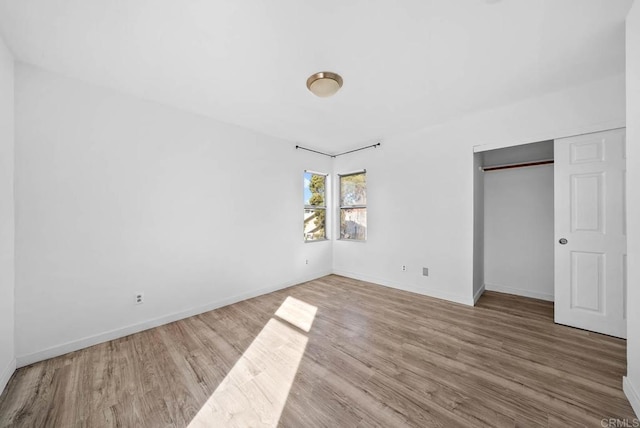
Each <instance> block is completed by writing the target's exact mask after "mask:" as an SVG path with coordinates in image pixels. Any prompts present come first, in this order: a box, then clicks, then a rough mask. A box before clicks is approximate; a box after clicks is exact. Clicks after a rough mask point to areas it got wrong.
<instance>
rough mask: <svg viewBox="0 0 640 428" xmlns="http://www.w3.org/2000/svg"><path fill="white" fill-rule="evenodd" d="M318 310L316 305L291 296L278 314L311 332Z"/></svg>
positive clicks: (279, 309) (281, 306)
mask: <svg viewBox="0 0 640 428" xmlns="http://www.w3.org/2000/svg"><path fill="white" fill-rule="evenodd" d="M317 311H318V308H316V307H315V306H313V305H310V304H308V303H305V302H303V301H302V300H298V299H296V298H295V297H291V296H289V297H287V298H286V299H285V301H284V302H283V303H282V305H280V308H278V310H277V311H276V316H277V317H280V318H282V319H283V320H285V321H287V322H289V323H291V324H293V325H295V326H296V327H298V328H299V329H301V330H304V331H306V332H307V333H309V330H311V325H312V324H313V320H314V319H315V317H316V312H317Z"/></svg>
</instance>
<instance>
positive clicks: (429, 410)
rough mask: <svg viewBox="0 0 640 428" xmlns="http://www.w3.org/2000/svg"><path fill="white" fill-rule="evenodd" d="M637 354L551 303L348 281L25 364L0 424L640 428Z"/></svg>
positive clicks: (299, 289) (1, 400)
mask: <svg viewBox="0 0 640 428" xmlns="http://www.w3.org/2000/svg"><path fill="white" fill-rule="evenodd" d="M288 297H290V299H287V298H288ZM285 300H286V303H284V304H283V302H285ZM276 312H278V315H275V314H276ZM306 330H308V331H306ZM625 349H626V344H625V341H624V340H620V339H615V338H612V337H608V336H603V335H600V334H596V333H590V332H586V331H582V330H578V329H573V328H569V327H564V326H559V325H555V324H553V305H552V304H551V303H548V302H544V301H539V300H533V299H527V298H522V297H516V296H510V295H504V294H499V293H492V292H486V293H485V294H484V295H483V296H482V298H481V299H480V301H479V302H478V305H477V306H476V307H473V308H472V307H466V306H462V305H458V304H454V303H448V302H445V301H441V300H437V299H432V298H428V297H423V296H419V295H416V294H412V293H407V292H403V291H399V290H394V289H390V288H385V287H381V286H377V285H374V284H370V283H365V282H361V281H356V280H351V279H347V278H344V277H340V276H335V275H332V276H328V277H325V278H321V279H318V280H315V281H311V282H308V283H305V284H301V285H298V286H295V287H291V288H288V289H285V290H281V291H278V292H275V293H271V294H268V295H265V296H260V297H257V298H254V299H250V300H247V301H243V302H240V303H237V304H234V305H230V306H227V307H224V308H221V309H218V310H215V311H211V312H207V313H205V314H202V315H198V316H195V317H191V318H188V319H185V320H181V321H178V322H175V323H172V324H168V325H165V326H162V327H158V328H154V329H152V330H147V331H144V332H141V333H138V334H134V335H131V336H128V337H125V338H122V339H118V340H114V341H111V342H108V343H104V344H100V345H97V346H93V347H91V348H87V349H84V350H81V351H77V352H73V353H70V354H67V355H64V356H61V357H58V358H54V359H51V360H48V361H43V362H40V363H37V364H34V365H31V366H28V367H24V368H22V369H19V370H18V371H17V372H16V373H15V374H14V376H13V377H12V379H11V380H10V382H9V384H8V385H7V388H6V390H5V392H4V393H3V394H2V396H0V426H3V427H4V426H29V427H31V426H34V427H76V426H82V427H85V426H86V427H103V426H106V427H111V426H122V427H143V426H148V427H165V426H166V427H170V426H177V427H185V426H188V425H189V424H191V426H193V427H196V426H243V427H244V426H275V425H278V426H285V427H307V426H327V427H337V426H345V427H355V426H384V427H396V426H419V427H430V426H443V427H445V426H446V427H450V426H467V427H470V426H471V427H477V426H505V427H507V426H510V427H513V426H589V427H599V426H601V420H602V419H603V418H607V419H608V418H617V419H625V418H626V419H628V420H630V421H632V420H633V418H635V416H634V414H633V411H632V410H631V407H630V406H629V404H628V402H627V401H626V398H625V397H624V394H623V393H622V390H621V380H622V376H623V375H624V374H625V372H626V361H625Z"/></svg>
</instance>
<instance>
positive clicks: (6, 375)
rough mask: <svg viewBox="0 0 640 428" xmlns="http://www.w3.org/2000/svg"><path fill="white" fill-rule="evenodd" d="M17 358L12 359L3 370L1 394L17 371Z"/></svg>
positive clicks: (0, 378)
mask: <svg viewBox="0 0 640 428" xmlns="http://www.w3.org/2000/svg"><path fill="white" fill-rule="evenodd" d="M16 368H17V366H16V359H15V358H14V359H12V360H11V361H10V362H9V364H8V365H7V367H5V368H4V370H3V371H2V376H0V394H2V392H3V391H4V389H5V387H6V386H7V384H8V383H9V379H11V376H13V373H14V372H15V371H16Z"/></svg>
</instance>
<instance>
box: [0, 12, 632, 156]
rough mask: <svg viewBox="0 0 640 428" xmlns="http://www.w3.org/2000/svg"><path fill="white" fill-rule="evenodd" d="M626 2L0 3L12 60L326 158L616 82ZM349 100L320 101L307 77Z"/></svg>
mask: <svg viewBox="0 0 640 428" xmlns="http://www.w3.org/2000/svg"><path fill="white" fill-rule="evenodd" d="M631 3H632V0H348V1H344V0H322V1H318V2H313V1H308V0H269V1H267V0H235V1H234V0H224V1H223V0H217V1H216V0H0V31H1V32H2V35H3V37H4V39H5V41H6V42H7V44H8V45H9V47H10V48H11V49H12V50H13V52H14V54H15V55H16V57H17V59H18V60H20V61H23V62H26V63H30V64H34V65H37V66H40V67H43V68H46V69H49V70H52V71H56V72H60V73H62V74H65V75H68V76H72V77H77V78H80V79H82V80H86V81H90V82H94V83H97V84H100V85H104V86H108V87H112V88H116V89H118V90H122V91H125V92H128V93H133V94H135V95H138V96H141V97H143V98H145V99H150V100H155V101H159V102H162V103H165V104H170V105H174V106H177V107H180V108H183V109H187V110H190V111H194V112H197V113H201V114H204V115H207V116H210V117H213V118H216V119H220V120H223V121H226V122H231V123H235V124H238V125H241V126H245V127H248V128H251V129H255V130H258V131H261V132H264V133H266V134H271V135H275V136H279V137H284V138H286V139H289V140H291V141H293V142H297V143H300V144H304V145H307V146H310V147H315V148H319V149H322V150H326V151H330V152H338V151H343V150H348V149H351V148H354V147H358V146H360V145H362V144H365V143H370V142H372V141H373V140H377V139H384V138H386V137H389V136H391V135H394V134H398V133H403V132H407V131H412V130H416V129H420V128H423V127H426V126H429V125H433V124H436V123H439V122H442V121H444V120H448V119H451V118H453V117H457V116H460V115H462V114H465V113H468V112H470V111H474V110H478V109H484V108H490V107H494V106H497V105H502V104H507V103H511V102H514V101H517V100H520V99H522V98H526V97H530V96H533V95H536V94H540V93H544V92H549V91H553V90H557V89H559V88H562V87H567V86H571V85H577V84H580V83H584V82H587V81H591V80H595V79H598V78H601V77H605V76H608V75H611V74H614V73H621V72H623V71H624V17H625V15H626V13H627V11H628V9H629V8H630V5H631ZM327 70H328V71H334V72H337V73H340V74H341V75H342V76H343V78H344V86H343V88H342V90H341V91H340V92H338V94H337V95H335V96H334V97H332V98H325V99H321V98H316V97H315V96H313V95H312V94H311V93H310V92H308V90H307V89H306V86H305V82H306V79H307V77H308V76H309V75H310V74H312V73H315V72H317V71H327Z"/></svg>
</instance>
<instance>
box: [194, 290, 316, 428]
mask: <svg viewBox="0 0 640 428" xmlns="http://www.w3.org/2000/svg"><path fill="white" fill-rule="evenodd" d="M316 312H317V308H316V307H315V306H312V305H309V304H308V303H305V302H303V301H301V300H298V299H294V298H293V297H287V299H286V300H285V301H284V302H283V304H282V305H281V306H280V308H279V309H278V311H276V315H277V316H278V317H280V318H282V319H283V320H286V321H287V322H283V321H281V320H279V319H276V318H271V319H270V320H269V322H267V324H266V325H265V326H264V328H263V329H262V331H261V332H260V334H258V336H257V337H256V338H255V339H254V340H253V342H252V343H251V345H250V346H249V348H247V350H246V351H245V352H244V354H242V356H241V357H240V359H239V360H238V361H237V362H236V364H235V365H234V366H233V368H232V369H231V371H230V372H229V373H228V374H227V376H226V377H225V378H224V380H223V381H222V382H221V383H220V385H218V388H216V390H215V391H214V392H213V394H212V395H211V397H209V399H208V400H207V402H206V403H205V404H204V406H202V408H201V409H200V411H199V412H198V414H197V415H196V416H195V418H193V420H192V421H191V423H190V424H189V428H200V427H220V426H224V427H234V426H236V427H248V426H252V427H275V426H277V425H278V422H279V420H280V415H281V413H282V410H283V409H284V405H285V403H286V401H287V397H288V396H289V390H290V389H291V385H292V384H293V380H294V378H295V376H296V372H297V371H298V366H299V365H300V361H301V360H302V356H303V355H304V351H305V349H306V346H307V342H308V338H307V336H306V335H305V334H304V333H302V332H301V331H299V330H298V329H297V328H295V327H293V326H292V325H295V326H296V327H298V328H300V329H302V330H304V331H306V332H308V331H309V329H310V328H311V325H312V323H313V319H314V317H315V314H316ZM288 323H291V324H292V325H289V324H288Z"/></svg>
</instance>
